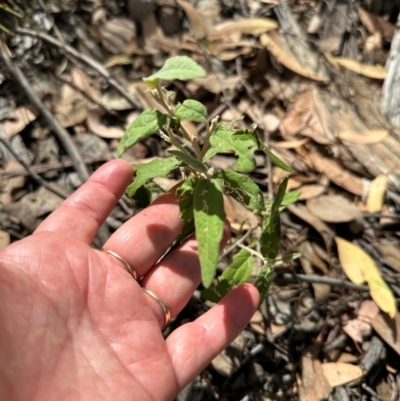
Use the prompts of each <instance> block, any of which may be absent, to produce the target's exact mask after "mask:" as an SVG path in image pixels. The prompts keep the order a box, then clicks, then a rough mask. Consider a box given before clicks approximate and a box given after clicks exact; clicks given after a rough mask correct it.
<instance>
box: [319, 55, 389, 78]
mask: <svg viewBox="0 0 400 401" xmlns="http://www.w3.org/2000/svg"><path fill="white" fill-rule="evenodd" d="M324 54H325V57H326V59H327V60H328V61H329V63H331V64H332V65H333V66H334V67H336V68H339V69H340V67H343V68H346V69H347V70H350V71H353V72H355V73H357V74H360V75H363V76H365V77H368V78H373V79H385V78H386V76H387V70H386V69H385V67H384V66H383V65H369V64H362V63H359V62H358V61H356V60H351V59H347V58H342V57H333V56H331V55H330V54H329V53H324Z"/></svg>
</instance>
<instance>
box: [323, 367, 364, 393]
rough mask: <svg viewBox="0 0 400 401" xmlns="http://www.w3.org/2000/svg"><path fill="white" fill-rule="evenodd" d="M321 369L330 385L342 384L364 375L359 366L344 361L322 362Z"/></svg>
mask: <svg viewBox="0 0 400 401" xmlns="http://www.w3.org/2000/svg"><path fill="white" fill-rule="evenodd" d="M322 371H323V373H324V376H325V377H326V379H327V380H328V383H329V385H330V386H331V387H338V386H343V385H344V384H347V383H350V382H353V381H355V380H358V379H360V378H361V377H362V376H363V375H364V372H363V370H362V369H361V368H360V367H359V366H356V365H352V364H351V363H345V362H328V363H324V364H322Z"/></svg>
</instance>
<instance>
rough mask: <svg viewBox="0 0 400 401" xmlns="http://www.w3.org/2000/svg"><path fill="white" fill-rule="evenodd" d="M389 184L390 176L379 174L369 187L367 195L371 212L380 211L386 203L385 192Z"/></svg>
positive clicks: (368, 208) (368, 207)
mask: <svg viewBox="0 0 400 401" xmlns="http://www.w3.org/2000/svg"><path fill="white" fill-rule="evenodd" d="M387 184H388V176H387V175H384V174H381V175H378V177H376V178H375V179H374V180H373V181H372V182H371V185H370V187H369V191H368V196H367V210H368V212H369V213H379V212H380V211H381V210H382V207H383V205H384V204H385V193H386V189H387Z"/></svg>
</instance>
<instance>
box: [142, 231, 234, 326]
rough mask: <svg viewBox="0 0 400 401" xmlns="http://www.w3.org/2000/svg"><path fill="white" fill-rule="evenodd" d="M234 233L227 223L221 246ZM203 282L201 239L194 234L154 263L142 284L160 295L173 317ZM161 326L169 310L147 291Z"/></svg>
mask: <svg viewBox="0 0 400 401" xmlns="http://www.w3.org/2000/svg"><path fill="white" fill-rule="evenodd" d="M229 236H230V227H229V225H228V224H226V225H225V228H224V235H223V239H222V241H221V244H220V247H221V248H223V247H224V246H225V244H226V242H227V241H228V239H229ZM200 282H201V270H200V262H199V258H198V251H197V241H196V239H195V237H194V236H192V237H190V238H189V239H187V240H186V241H185V242H184V243H183V244H182V245H181V246H179V247H178V248H177V249H175V250H174V251H173V252H171V254H169V255H168V256H167V257H166V258H164V259H163V260H161V261H160V262H159V263H158V264H157V265H156V266H154V267H153V268H152V269H151V270H150V271H149V272H148V273H147V274H146V276H145V277H144V278H143V280H142V281H141V285H142V286H143V287H145V288H146V289H148V290H150V291H152V292H153V293H154V294H156V295H157V297H159V298H160V299H161V300H162V301H163V302H164V303H165V305H166V306H167V308H168V309H169V311H170V313H171V317H175V316H176V315H177V314H178V313H179V312H180V311H181V310H182V309H183V308H184V306H185V305H186V304H187V302H188V301H189V299H190V297H191V296H192V295H193V292H194V291H195V289H196V288H197V287H198V285H199V284H200ZM146 297H147V299H148V301H149V303H150V305H151V307H152V308H153V311H154V314H155V315H156V317H157V319H158V321H159V323H160V327H164V323H165V314H164V311H163V309H162V308H161V306H160V304H159V302H157V301H156V300H155V299H154V298H152V297H151V296H150V295H148V294H147V295H146Z"/></svg>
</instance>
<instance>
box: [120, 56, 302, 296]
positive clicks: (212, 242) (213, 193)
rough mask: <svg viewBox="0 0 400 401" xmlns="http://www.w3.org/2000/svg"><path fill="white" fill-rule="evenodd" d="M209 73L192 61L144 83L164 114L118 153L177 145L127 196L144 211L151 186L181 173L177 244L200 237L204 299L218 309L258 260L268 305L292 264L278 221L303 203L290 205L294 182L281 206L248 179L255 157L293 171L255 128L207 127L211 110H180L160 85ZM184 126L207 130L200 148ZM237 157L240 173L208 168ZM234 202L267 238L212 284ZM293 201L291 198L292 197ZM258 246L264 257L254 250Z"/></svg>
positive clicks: (148, 118)
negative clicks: (147, 143) (224, 157)
mask: <svg viewBox="0 0 400 401" xmlns="http://www.w3.org/2000/svg"><path fill="white" fill-rule="evenodd" d="M205 76H206V72H205V71H204V69H203V68H202V67H200V66H199V65H198V64H197V63H195V62H194V61H193V60H191V59H190V58H188V57H174V58H171V59H169V60H167V62H166V63H165V65H164V67H163V68H162V69H161V70H160V71H158V72H157V73H156V74H154V75H151V76H150V77H148V78H145V79H144V81H145V82H146V83H147V85H148V86H149V92H150V94H151V95H152V96H153V97H154V99H155V100H156V101H157V102H158V103H159V104H160V105H161V106H162V108H163V109H164V110H165V111H164V112H160V111H159V110H156V109H149V110H145V111H144V112H143V113H141V114H140V115H139V117H138V118H137V119H136V120H135V121H134V122H133V124H132V125H131V126H130V127H129V128H128V130H127V131H126V132H125V134H124V136H123V138H122V139H121V142H120V144H119V147H118V155H119V156H120V155H121V154H122V153H123V152H124V151H125V150H126V149H128V148H130V147H132V146H133V145H135V144H136V143H138V142H139V141H141V140H143V139H145V138H147V137H148V136H150V135H153V134H155V133H158V134H159V135H160V136H161V138H163V139H164V140H165V141H166V142H168V143H169V144H170V145H172V147H173V149H172V150H169V153H170V155H171V156H169V157H167V158H164V159H159V160H153V161H151V162H150V163H147V164H142V165H137V166H136V167H135V171H136V178H135V179H134V181H133V182H132V184H131V185H130V186H129V187H128V189H127V194H128V196H130V197H132V198H134V199H135V201H136V202H137V204H138V205H141V206H142V207H143V206H145V205H146V203H148V202H149V200H150V194H151V192H152V187H151V185H152V184H149V183H148V181H149V180H151V179H152V178H155V177H159V176H161V177H165V176H167V175H168V174H169V173H170V172H171V171H172V170H174V169H177V168H179V169H180V170H181V173H182V177H183V182H182V184H181V185H180V187H179V188H178V189H177V194H178V195H180V197H181V199H180V201H179V207H180V212H181V218H182V220H183V222H184V228H183V230H182V232H181V234H180V236H179V238H177V240H176V242H177V244H179V243H180V242H181V241H183V239H184V238H186V237H187V236H188V235H190V234H192V233H193V232H195V234H196V238H197V241H198V247H199V258H200V264H201V272H202V282H203V285H204V287H205V290H204V291H203V295H204V296H205V297H206V298H208V299H211V300H213V301H218V300H219V299H220V298H221V297H223V296H224V295H225V294H226V293H227V292H228V291H229V290H230V289H231V288H233V287H234V286H236V285H238V284H239V283H243V282H246V281H247V280H248V279H249V277H250V275H251V273H252V269H253V266H254V260H253V258H254V256H256V257H259V258H260V259H261V260H262V264H263V266H262V268H261V270H260V271H259V273H258V275H257V277H256V281H255V285H256V286H257V287H258V289H259V291H260V294H261V300H262V299H264V298H265V296H266V294H267V291H268V288H269V286H270V284H271V281H272V275H273V271H272V268H273V266H274V264H276V263H279V262H281V263H282V261H286V260H291V259H293V258H295V257H297V255H290V256H289V257H286V259H277V256H278V246H279V241H280V239H281V234H280V222H279V213H280V209H281V208H282V207H284V205H285V203H286V204H288V203H291V202H293V201H295V200H296V199H297V195H296V194H295V193H290V196H286V197H285V192H286V186H287V181H288V179H287V178H285V179H284V180H283V181H282V183H281V184H280V185H279V188H278V191H277V194H276V197H275V200H274V201H273V202H272V203H271V202H267V201H266V200H265V199H264V197H263V194H262V192H261V190H260V189H259V187H258V186H257V185H256V184H255V183H254V182H253V181H252V180H251V179H250V178H248V177H247V176H246V175H244V174H242V173H250V172H251V171H253V170H254V169H255V167H256V164H255V160H254V151H255V150H256V149H261V150H263V151H264V152H265V153H266V155H267V156H268V157H269V158H270V159H271V161H272V163H273V164H274V165H276V166H278V167H280V168H282V169H283V170H285V171H288V172H291V171H292V169H291V168H290V167H289V166H287V165H286V164H285V163H283V162H282V161H281V160H279V159H278V158H277V157H276V156H275V155H274V154H273V153H272V152H271V151H270V150H269V149H268V147H267V146H265V144H264V143H263V142H262V141H261V140H260V139H259V137H258V135H257V133H256V132H255V129H256V127H255V126H252V127H251V128H250V129H248V130H243V129H237V128H235V127H234V122H232V123H229V124H224V123H221V122H219V117H216V118H214V119H212V120H211V122H208V121H207V110H206V108H205V107H204V105H203V104H201V103H200V102H198V101H196V100H192V99H188V100H185V101H184V102H183V103H182V104H180V103H179V104H177V105H174V104H173V102H172V98H173V95H174V93H173V92H170V91H168V90H167V89H166V88H165V87H163V86H162V85H161V82H162V81H172V80H188V79H193V78H201V77H205ZM181 120H190V121H193V122H197V123H203V124H205V128H206V135H205V138H204V139H203V140H202V141H201V142H200V141H199V138H198V137H197V136H192V135H190V134H189V132H187V131H186V130H185V128H184V127H183V126H182V124H181ZM226 151H234V152H235V154H236V155H237V156H238V159H237V161H236V163H235V165H234V168H235V170H236V171H224V170H220V171H218V170H215V169H214V168H212V167H211V168H210V167H209V166H208V165H207V163H206V162H207V160H208V159H210V158H211V157H213V156H214V155H216V154H217V153H220V152H226ZM224 193H225V194H226V195H229V196H231V197H233V198H234V199H236V200H237V201H239V202H240V203H242V204H244V205H246V206H247V207H249V208H251V209H252V211H253V212H254V213H256V214H258V215H260V216H261V218H262V233H261V235H260V236H259V238H258V239H257V240H256V241H254V242H253V243H252V246H250V247H246V246H245V247H244V249H241V250H240V251H239V252H238V253H237V255H236V256H235V257H234V260H233V263H232V265H231V266H230V267H228V268H227V269H226V270H225V271H224V272H223V273H222V274H221V275H220V276H219V277H218V279H217V282H216V284H215V285H214V286H213V287H211V288H210V286H211V284H212V283H213V282H214V277H215V273H216V269H217V263H218V258H219V244H220V241H221V239H222V234H223V228H224V223H225V210H224V202H223V194H224ZM288 195H289V194H288ZM256 246H258V248H259V252H257V251H255V250H254V247H256Z"/></svg>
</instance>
